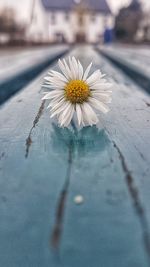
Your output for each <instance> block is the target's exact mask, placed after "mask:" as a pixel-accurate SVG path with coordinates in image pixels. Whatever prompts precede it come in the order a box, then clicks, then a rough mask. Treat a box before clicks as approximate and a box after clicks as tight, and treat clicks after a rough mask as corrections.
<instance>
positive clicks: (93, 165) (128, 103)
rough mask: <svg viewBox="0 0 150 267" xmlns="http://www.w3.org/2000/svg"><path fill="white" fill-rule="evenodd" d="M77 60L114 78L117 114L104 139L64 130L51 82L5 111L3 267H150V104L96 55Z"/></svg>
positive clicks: (0, 208)
mask: <svg viewBox="0 0 150 267" xmlns="http://www.w3.org/2000/svg"><path fill="white" fill-rule="evenodd" d="M72 54H73V55H75V56H76V57H78V58H79V59H80V60H81V61H82V62H84V64H85V65H86V64H88V63H89V62H90V61H91V60H92V61H93V63H94V68H97V67H101V68H102V71H103V72H106V73H108V74H109V76H110V80H111V81H113V82H114V84H115V88H114V93H113V102H112V105H111V112H110V113H109V114H108V115H107V116H106V115H101V128H100V130H99V131H98V130H97V129H96V128H95V127H92V128H90V127H89V128H88V127H87V128H85V129H83V130H82V131H80V132H79V133H76V134H73V133H72V132H70V131H68V130H66V129H62V130H61V129H59V128H58V127H57V126H55V125H54V124H52V123H51V121H50V120H49V113H48V111H47V110H46V108H45V103H42V105H41V100H40V98H41V93H40V91H41V90H40V84H41V82H42V78H39V79H37V80H36V81H35V82H33V83H32V84H31V85H30V86H29V87H28V88H26V89H25V90H24V91H22V92H20V93H19V94H18V95H17V96H15V97H14V98H13V99H12V100H10V101H9V102H8V103H7V104H6V105H4V106H3V107H2V109H1V110H0V124H1V125H3V128H2V129H1V130H0V142H1V161H0V165H1V166H0V174H1V179H0V196H1V200H2V201H1V202H0V216H1V218H2V220H1V223H0V236H1V241H0V251H1V260H0V261H1V265H2V266H6V267H9V266H11V267H14V266H15V267H16V266H22V267H24V266H42V267H47V266H53V267H55V266H64V267H70V266H71V267H74V266H79V267H80V266H83V265H85V266H90V267H98V266H102V267H103V266H104V267H105V266H107V267H112V266H115V267H120V266H121V267H134V266H136V267H138V266H139V267H141V266H142V267H147V266H149V262H150V261H149V229H148V225H149V222H150V221H149V220H150V212H149V207H148V206H149V205H148V203H149V202H148V201H149V195H148V191H149V188H150V182H149V179H148V176H149V161H150V158H149V147H150V141H149V140H147V137H148V135H149V131H150V128H149V123H148V121H147V120H148V116H149V106H148V104H149V103H150V99H149V96H147V95H146V94H145V93H144V92H142V91H141V90H140V89H139V88H138V87H137V86H135V85H134V84H133V82H131V81H130V80H129V79H128V78H127V77H126V76H125V75H123V74H122V73H120V72H118V71H116V69H115V68H114V67H112V66H111V65H110V64H109V63H108V62H107V61H106V60H104V59H103V58H102V57H100V56H98V54H97V53H96V52H94V51H93V49H92V48H91V47H79V48H77V49H76V50H74V51H73V52H72ZM136 109H137V110H136ZM141 109H142V110H141ZM18 114H20V116H18ZM145 129H146V131H145ZM142 157H144V159H143V158H142ZM143 173H144V174H143ZM76 195H82V196H83V198H84V202H83V204H82V205H80V206H77V205H76V204H75V203H74V201H73V200H74V197H75V196H76Z"/></svg>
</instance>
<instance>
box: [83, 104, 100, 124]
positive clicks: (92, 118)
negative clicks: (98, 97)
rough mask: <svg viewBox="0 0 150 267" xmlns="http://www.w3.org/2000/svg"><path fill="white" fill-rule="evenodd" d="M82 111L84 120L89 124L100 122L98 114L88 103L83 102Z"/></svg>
mask: <svg viewBox="0 0 150 267" xmlns="http://www.w3.org/2000/svg"><path fill="white" fill-rule="evenodd" d="M82 111H83V116H84V120H86V122H87V123H88V125H90V126H92V125H93V124H97V122H98V118H97V115H96V113H95V112H94V110H93V109H92V108H91V106H90V105H89V104H88V103H86V102H84V103H83V104H82Z"/></svg>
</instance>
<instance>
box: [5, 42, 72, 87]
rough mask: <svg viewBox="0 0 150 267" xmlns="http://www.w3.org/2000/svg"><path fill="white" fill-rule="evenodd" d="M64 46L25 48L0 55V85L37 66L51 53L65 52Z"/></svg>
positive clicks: (65, 47)
mask: <svg viewBox="0 0 150 267" xmlns="http://www.w3.org/2000/svg"><path fill="white" fill-rule="evenodd" d="M67 48H68V47H67V46H66V45H59V46H50V47H44V48H36V47H35V48H26V49H22V50H21V49H20V50H18V49H17V50H12V51H9V50H8V51H7V54H6V52H5V53H4V55H3V51H1V53H0V57H1V60H0V83H2V82H4V81H5V80H8V79H9V78H11V77H13V76H16V74H18V73H20V72H22V71H25V70H26V69H28V68H29V67H30V68H31V67H34V66H36V65H39V64H40V63H42V62H43V61H45V60H46V59H47V58H49V57H51V56H52V55H53V53H60V52H61V51H63V50H66V49H67Z"/></svg>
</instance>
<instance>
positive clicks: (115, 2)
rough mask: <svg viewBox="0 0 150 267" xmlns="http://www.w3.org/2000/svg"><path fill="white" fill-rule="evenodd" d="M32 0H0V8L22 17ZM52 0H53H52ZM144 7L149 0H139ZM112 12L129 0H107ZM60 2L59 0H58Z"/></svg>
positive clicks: (26, 15)
mask: <svg viewBox="0 0 150 267" xmlns="http://www.w3.org/2000/svg"><path fill="white" fill-rule="evenodd" d="M32 1H33V0H0V9H1V8H2V7H4V6H7V7H14V8H15V9H16V10H17V11H18V12H19V14H20V13H21V16H22V19H23V20H24V19H26V18H27V17H28V16H29V13H30V9H31V5H32ZM53 1H54V0H53ZM140 1H141V2H142V4H143V5H144V7H145V8H149V9H150V0H140ZM107 2H108V4H109V5H110V8H111V10H112V12H113V13H117V11H118V10H119V8H120V7H123V6H126V5H127V4H129V2H131V0H107ZM60 3H61V0H60Z"/></svg>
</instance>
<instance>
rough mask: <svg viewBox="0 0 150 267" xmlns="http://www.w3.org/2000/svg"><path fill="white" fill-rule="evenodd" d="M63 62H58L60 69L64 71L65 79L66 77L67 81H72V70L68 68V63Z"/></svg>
mask: <svg viewBox="0 0 150 267" xmlns="http://www.w3.org/2000/svg"><path fill="white" fill-rule="evenodd" d="M63 62H64V63H63ZM63 62H62V61H61V60H60V59H59V61H58V65H59V68H60V69H61V71H62V73H63V74H64V75H65V77H66V78H67V79H70V75H69V73H70V69H69V67H68V65H67V63H66V61H65V60H63Z"/></svg>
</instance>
